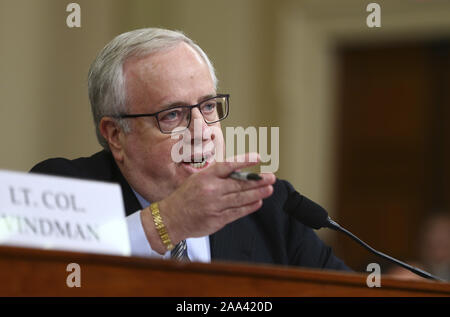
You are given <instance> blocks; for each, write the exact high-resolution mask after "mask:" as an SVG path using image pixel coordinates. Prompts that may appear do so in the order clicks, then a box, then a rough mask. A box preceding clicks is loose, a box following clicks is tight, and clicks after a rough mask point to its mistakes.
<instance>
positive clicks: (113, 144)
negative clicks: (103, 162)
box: [99, 117, 124, 162]
mask: <svg viewBox="0 0 450 317" xmlns="http://www.w3.org/2000/svg"><path fill="white" fill-rule="evenodd" d="M99 129H100V133H101V134H102V136H103V138H104V139H105V140H106V141H107V142H108V145H109V149H110V150H111V153H112V155H113V156H114V158H115V159H116V161H118V162H122V161H123V152H124V148H123V139H124V138H123V137H124V132H123V131H122V129H121V127H120V125H119V124H118V123H117V121H116V120H114V119H113V118H111V117H103V118H102V119H101V120H100V124H99Z"/></svg>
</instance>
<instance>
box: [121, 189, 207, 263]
mask: <svg viewBox="0 0 450 317" xmlns="http://www.w3.org/2000/svg"><path fill="white" fill-rule="evenodd" d="M133 192H134V194H135V195H136V197H137V199H138V200H139V203H140V204H141V206H142V209H145V208H146V207H148V206H149V205H150V203H149V202H148V201H146V200H145V198H143V197H142V196H141V195H139V194H138V193H137V192H135V191H134V190H133ZM141 212H142V210H139V211H136V212H135V213H133V214H131V215H129V216H128V217H126V222H127V226H128V235H129V237H130V244H131V255H132V256H143V257H152V258H158V259H170V251H167V252H166V253H165V254H164V255H161V254H159V253H158V252H156V251H154V250H153V249H152V247H151V246H150V243H149V242H148V240H147V237H146V235H145V232H144V228H143V227H142V222H141ZM147 212H148V211H147ZM186 244H187V251H188V256H189V259H190V261H192V262H207V263H209V262H211V250H210V248H209V237H208V236H206V237H201V238H188V239H186Z"/></svg>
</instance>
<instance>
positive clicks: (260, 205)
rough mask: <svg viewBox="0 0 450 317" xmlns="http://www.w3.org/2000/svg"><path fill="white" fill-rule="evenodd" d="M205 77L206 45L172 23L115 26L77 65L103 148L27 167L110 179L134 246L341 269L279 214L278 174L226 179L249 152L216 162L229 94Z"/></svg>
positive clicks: (205, 257)
mask: <svg viewBox="0 0 450 317" xmlns="http://www.w3.org/2000/svg"><path fill="white" fill-rule="evenodd" d="M216 86H217V79H216V77H215V73H214V69H213V66H212V64H211V62H210V60H209V59H208V57H207V55H206V54H205V53H204V52H203V50H202V49H201V48H200V47H199V46H197V45H196V44H195V43H194V42H193V41H192V40H190V39H189V38H187V37H186V36H185V35H183V34H182V33H180V32H174V31H169V30H163V29H154V28H149V29H141V30H135V31H131V32H127V33H124V34H121V35H119V36H117V37H116V38H115V39H114V40H113V41H111V42H110V43H109V44H108V45H107V46H106V47H105V48H104V49H103V50H102V51H101V52H100V54H99V55H98V56H97V58H96V60H95V61H94V62H93V64H92V66H91V69H90V72H89V97H90V102H91V106H92V112H93V116H94V122H95V126H96V132H97V137H98V139H99V142H100V144H101V145H102V146H103V148H104V149H103V151H101V152H99V153H97V154H94V155H93V156H91V157H89V158H79V159H76V160H67V159H61V158H59V159H50V160H46V161H44V162H41V163H39V164H38V165H36V166H35V167H34V168H33V169H32V172H40V173H48V174H56V175H65V176H72V177H79V178H86V179H94V180H103V181H112V182H117V183H119V184H120V185H121V188H122V193H123V197H124V203H125V208H126V213H127V222H128V226H129V229H130V230H129V231H130V239H131V243H132V252H133V254H135V255H141V256H152V257H162V258H169V257H176V258H184V259H189V260H191V261H204V262H209V261H211V260H217V259H220V260H230V261H246V262H258V263H274V264H282V265H298V266H307V267H317V268H329V269H338V270H347V269H348V268H347V267H346V266H345V264H344V263H343V262H342V261H341V260H339V259H338V258H336V257H335V256H334V255H333V253H332V251H331V249H330V248H329V247H327V246H326V245H325V244H324V243H323V242H322V241H321V240H320V239H319V238H318V237H317V236H316V235H315V233H314V232H313V231H312V230H311V229H310V228H308V227H306V226H304V225H302V224H301V223H298V222H296V221H295V220H294V219H291V218H290V216H288V215H287V214H286V213H284V212H283V205H284V203H285V202H286V199H287V197H288V196H289V194H290V193H292V192H294V191H295V190H294V188H293V187H292V186H291V185H290V184H289V183H288V182H286V181H282V180H277V179H276V177H275V176H274V175H273V174H272V173H264V174H261V179H260V180H254V181H240V180H235V179H231V178H229V175H230V174H231V173H232V172H233V171H236V170H239V169H241V168H245V167H248V166H252V165H255V164H257V163H258V160H259V157H258V155H257V154H253V155H252V154H247V155H245V156H244V157H242V158H241V159H237V158H235V159H234V160H227V161H225V160H224V158H223V153H224V151H223V149H224V138H223V135H222V131H221V129H220V121H221V120H223V119H224V118H225V117H226V116H227V114H228V111H229V96H228V95H223V94H218V93H217V91H216ZM194 123H195V124H194ZM186 132H189V133H186ZM174 135H183V137H182V138H181V140H179V138H175V137H173V136H174ZM186 136H188V137H186ZM178 142H181V143H182V144H183V149H186V148H187V149H189V151H184V152H183V151H182V152H183V153H182V154H181V155H182V156H183V159H182V160H174V150H173V149H174V147H175V146H176V145H177V143H178ZM177 153H178V152H177Z"/></svg>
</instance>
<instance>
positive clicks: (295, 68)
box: [0, 0, 450, 278]
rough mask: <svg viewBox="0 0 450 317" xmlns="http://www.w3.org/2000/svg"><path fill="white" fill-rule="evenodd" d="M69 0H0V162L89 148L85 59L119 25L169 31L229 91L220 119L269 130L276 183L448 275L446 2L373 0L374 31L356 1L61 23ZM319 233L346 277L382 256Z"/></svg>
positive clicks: (139, 3) (198, 4)
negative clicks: (189, 45)
mask: <svg viewBox="0 0 450 317" xmlns="http://www.w3.org/2000/svg"><path fill="white" fill-rule="evenodd" d="M70 2H72V1H63V0H0V41H1V44H0V56H1V58H0V73H1V75H2V76H1V78H0V92H1V97H2V101H1V106H0V144H1V148H2V151H1V156H0V169H8V170H18V171H28V170H29V169H30V168H31V167H32V166H33V165H34V164H36V163H37V162H39V161H41V160H44V159H46V158H49V157H67V158H76V157H80V156H90V155H91V154H93V153H94V152H97V151H98V150H100V146H99V145H98V144H97V142H96V138H95V132H94V126H93V124H92V118H91V113H90V105H89V101H88V97H87V84H86V78H87V72H88V69H89V65H90V63H91V62H92V61H93V59H94V58H95V56H96V54H97V53H98V52H99V51H100V49H101V48H102V47H103V46H104V45H105V44H106V43H107V42H109V41H110V40H111V39H112V38H113V37H114V36H116V35H118V34H120V33H122V32H125V31H129V30H131V29H136V28H142V27H164V28H169V29H177V30H181V31H183V32H184V33H186V34H187V35H188V36H189V37H191V38H192V39H193V40H194V41H196V42H197V43H198V44H199V45H200V46H201V47H202V48H203V49H204V50H205V51H206V52H207V54H208V55H209V56H210V58H211V60H212V62H213V63H214V66H215V68H216V71H217V76H218V78H219V89H218V91H219V92H222V93H230V94H231V115H230V117H229V118H228V119H227V120H226V121H225V122H224V126H230V127H237V126H242V127H244V128H246V127H250V126H254V127H279V129H280V130H279V133H280V142H279V151H280V154H279V158H280V165H279V170H278V172H277V173H276V174H277V176H278V177H280V178H284V179H288V180H289V181H290V182H291V183H292V184H293V185H294V186H295V187H296V188H297V190H299V191H300V192H301V193H302V194H304V195H306V196H308V197H309V198H311V199H313V200H315V201H316V202H318V203H320V204H321V205H323V206H324V207H325V208H327V210H328V211H329V213H330V214H331V215H332V217H333V218H334V219H335V220H336V221H338V222H339V223H341V224H342V225H343V226H344V227H346V228H347V229H349V230H350V231H352V232H353V233H355V234H357V235H358V236H360V237H361V238H362V239H364V240H365V241H367V242H369V244H370V245H372V246H373V247H375V248H376V249H378V250H381V251H383V252H385V253H388V254H390V255H393V256H395V257H397V258H400V259H402V260H405V261H408V262H411V263H415V264H417V265H419V266H421V267H424V268H426V269H429V270H431V269H432V268H434V269H433V270H434V272H440V273H439V274H441V275H445V274H447V278H448V274H449V262H450V259H449V258H450V255H449V253H450V245H449V244H450V236H449V235H450V222H449V210H450V195H449V194H450V167H449V164H447V163H448V162H449V161H450V126H449V125H448V122H449V119H450V1H446V0H429V1H425V0H423V1H419V0H409V1H407V0H396V1H376V3H378V4H379V5H380V6H381V27H380V28H369V27H368V26H367V25H366V18H367V16H368V15H369V14H370V13H369V12H366V7H367V5H368V4H369V3H370V2H371V1H361V0H358V1H357V0H340V1H332V0H304V1H301V0H278V1H272V0H184V1H182V0H95V1H92V0H78V1H73V2H76V3H78V4H79V5H80V7H81V28H68V27H67V25H66V18H67V16H68V15H69V12H66V7H67V5H68V4H69V3H70ZM374 2H375V1H374ZM269 131H270V130H269ZM269 148H270V147H269ZM436 219H438V220H436ZM433 221H434V222H433ZM432 224H437V225H435V226H433V225H432ZM318 234H319V235H321V237H322V238H323V239H324V240H326V242H327V243H329V244H330V245H332V246H333V247H334V249H335V252H336V253H337V254H338V256H340V257H341V258H343V259H344V260H345V261H346V262H347V263H348V264H349V265H350V266H351V267H352V268H353V269H355V270H360V271H364V270H365V268H366V266H367V264H368V263H371V262H377V263H382V261H381V260H380V259H379V258H376V257H374V256H372V255H370V254H369V253H367V252H366V251H365V250H364V249H362V248H361V247H360V246H358V245H356V244H355V243H354V242H353V241H351V240H349V239H348V238H346V237H343V236H340V235H338V234H335V233H332V232H329V231H326V230H325V229H322V230H321V231H319V232H318ZM433 252H434V253H433ZM428 262H430V263H428ZM383 269H384V270H385V271H386V272H387V271H388V270H390V268H389V267H388V266H387V265H386V266H383ZM383 272H384V271H383ZM436 274H437V273H436Z"/></svg>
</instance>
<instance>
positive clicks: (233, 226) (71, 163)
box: [31, 151, 348, 270]
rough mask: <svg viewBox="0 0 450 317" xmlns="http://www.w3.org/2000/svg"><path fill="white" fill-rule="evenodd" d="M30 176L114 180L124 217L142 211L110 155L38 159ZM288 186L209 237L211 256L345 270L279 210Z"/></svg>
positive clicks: (279, 187)
mask: <svg viewBox="0 0 450 317" xmlns="http://www.w3.org/2000/svg"><path fill="white" fill-rule="evenodd" d="M31 172H37V173H44V174H52V175H60V176H68V177H76V178H82V179H90V180H99V181H107V182H115V183H118V184H120V187H121V188H122V194H123V200H124V204H125V211H126V214H127V215H130V214H132V213H133V212H135V211H138V210H140V209H142V207H141V205H140V204H139V201H138V200H137V198H136V196H135V195H134V193H133V191H132V190H131V187H130V185H129V184H128V183H127V181H126V180H125V178H124V177H123V175H122V174H121V172H120V170H119V168H118V167H117V165H116V163H115V161H114V158H113V157H112V155H111V154H110V153H108V152H106V151H101V152H98V153H96V154H94V155H93V156H91V157H88V158H78V159H75V160H67V159H63V158H54V159H49V160H46V161H43V162H41V163H39V164H37V165H36V166H34V167H33V168H32V169H31ZM292 191H294V188H293V187H292V185H291V184H289V183H288V182H286V181H283V180H277V181H276V183H275V184H274V193H273V194H272V196H270V197H269V198H267V199H265V200H264V203H263V206H262V207H261V209H260V210H258V211H256V212H255V213H252V214H250V215H249V216H246V217H244V218H241V219H239V220H237V221H235V222H233V223H230V224H228V225H226V226H225V227H224V228H223V229H221V230H219V231H218V232H216V233H215V234H213V235H211V236H210V246H211V258H212V259H213V260H222V261H224V260H225V261H244V262H257V263H270V264H279V265H297V266H303V267H314V268H327V269H335V270H348V268H347V267H346V266H345V264H344V263H343V262H342V261H341V260H340V259H338V258H337V257H335V256H334V255H333V252H332V250H331V248H329V247H328V246H326V245H325V244H324V243H323V242H322V241H321V240H320V239H319V238H318V237H317V235H316V234H315V233H314V231H313V230H312V229H310V228H308V227H306V226H304V225H303V224H301V223H299V222H297V221H295V220H294V219H292V218H291V217H290V216H288V215H287V214H286V213H285V212H284V211H283V205H284V203H285V201H286V199H287V197H288V194H289V193H290V192H292Z"/></svg>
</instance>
